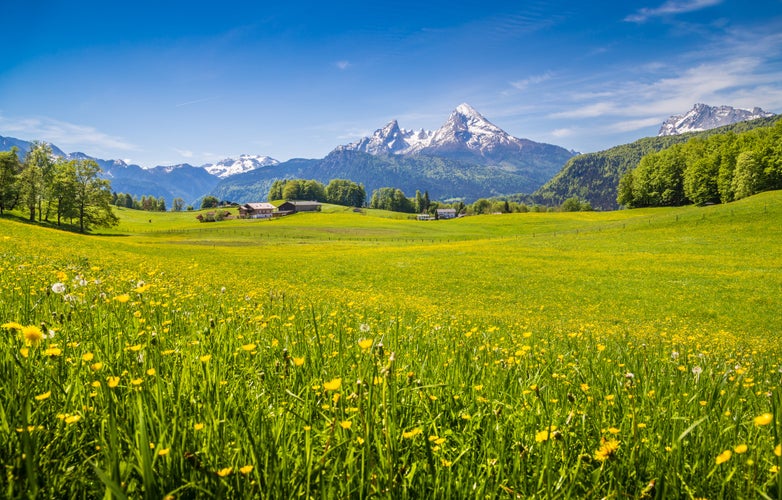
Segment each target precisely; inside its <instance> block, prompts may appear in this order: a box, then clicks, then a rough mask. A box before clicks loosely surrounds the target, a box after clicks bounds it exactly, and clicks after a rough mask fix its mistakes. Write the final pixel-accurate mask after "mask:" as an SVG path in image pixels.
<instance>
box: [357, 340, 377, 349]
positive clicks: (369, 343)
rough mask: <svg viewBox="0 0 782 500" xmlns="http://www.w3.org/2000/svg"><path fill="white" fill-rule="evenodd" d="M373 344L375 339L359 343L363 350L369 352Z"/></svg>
mask: <svg viewBox="0 0 782 500" xmlns="http://www.w3.org/2000/svg"><path fill="white" fill-rule="evenodd" d="M373 342H374V339H361V340H359V341H358V346H359V347H360V348H361V349H363V350H367V349H369V348H370V347H372V343H373Z"/></svg>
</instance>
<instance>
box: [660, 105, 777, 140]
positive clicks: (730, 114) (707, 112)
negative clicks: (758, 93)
mask: <svg viewBox="0 0 782 500" xmlns="http://www.w3.org/2000/svg"><path fill="white" fill-rule="evenodd" d="M770 116H774V113H769V112H767V111H763V110H762V109H760V108H757V107H756V108H752V109H739V108H733V107H731V106H709V105H708V104H701V103H698V104H696V105H695V106H693V107H692V109H691V110H689V111H688V112H686V113H684V114H683V115H673V116H671V117H670V118H668V119H667V120H665V121H664V122H663V124H662V126H661V127H660V132H658V133H657V136H658V137H660V136H665V135H680V134H686V133H688V132H703V131H704V130H710V129H713V128H717V127H724V126H725V125H733V124H734V123H739V122H745V121H749V120H755V119H757V118H768V117H770Z"/></svg>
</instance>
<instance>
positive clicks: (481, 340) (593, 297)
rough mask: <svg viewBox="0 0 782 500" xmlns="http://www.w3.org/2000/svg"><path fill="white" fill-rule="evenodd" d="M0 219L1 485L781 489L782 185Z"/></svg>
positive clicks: (516, 494)
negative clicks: (418, 214) (111, 217)
mask: <svg viewBox="0 0 782 500" xmlns="http://www.w3.org/2000/svg"><path fill="white" fill-rule="evenodd" d="M118 214H119V216H120V218H121V223H120V225H119V226H118V227H116V228H113V229H111V230H106V231H103V232H102V233H101V234H98V235H92V236H82V235H78V234H72V233H67V232H62V231H57V230H54V229H47V228H41V227H38V226H35V225H29V224H25V223H23V222H21V221H19V220H17V219H16V218H14V217H7V218H0V297H2V300H1V301H0V324H2V328H0V342H1V343H2V344H1V347H2V349H0V402H2V405H1V406H0V463H1V464H2V465H3V467H4V471H3V475H2V476H0V487H1V488H2V491H3V494H4V496H6V497H9V498H16V497H26V496H29V497H42V498H48V497H89V498H94V497H98V496H106V497H110V496H113V497H117V498H125V497H128V498H163V497H172V498H193V497H216V498H225V497H243V496H244V497H246V496H250V497H270V498H464V497H468V498H529V497H541V498H603V497H610V498H764V497H765V498H779V497H780V495H781V494H782V493H781V492H782V474H780V466H782V457H781V456H780V455H782V449H780V443H782V437H781V436H780V434H781V433H782V409H780V407H781V406H782V396H780V385H781V384H782V348H781V347H782V342H780V332H782V307H781V306H780V299H779V298H780V296H781V294H782V272H781V270H782V252H780V251H779V248H780V245H781V244H782V192H772V193H765V194H763V195H759V196H755V197H753V198H750V199H747V200H742V201H741V202H736V203H732V204H729V205H718V206H710V207H702V208H696V207H683V208H676V209H648V210H633V211H617V212H606V213H596V212H593V213H527V214H508V215H494V216H477V217H469V218H464V219H459V220H452V221H430V222H418V221H415V220H409V219H407V218H406V217H405V216H399V215H398V214H391V213H388V212H376V211H372V210H367V211H365V212H364V213H354V212H352V211H350V210H345V209H343V208H342V207H326V209H325V210H324V211H323V212H322V213H313V214H299V215H295V216H291V217H286V218H282V219H279V220H270V221H245V220H227V221H223V222H218V223H199V222H198V221H197V220H196V219H195V215H197V213H194V212H186V213H176V214H175V213H163V214H160V213H149V212H139V211H132V210H121V211H118Z"/></svg>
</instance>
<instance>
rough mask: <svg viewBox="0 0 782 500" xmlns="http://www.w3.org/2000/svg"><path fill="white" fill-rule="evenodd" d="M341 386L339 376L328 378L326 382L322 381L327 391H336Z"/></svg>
mask: <svg viewBox="0 0 782 500" xmlns="http://www.w3.org/2000/svg"><path fill="white" fill-rule="evenodd" d="M340 387H342V379H341V378H333V379H331V380H329V381H328V382H323V388H324V389H325V390H327V391H336V390H337V389H339V388H340Z"/></svg>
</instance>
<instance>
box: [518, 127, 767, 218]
mask: <svg viewBox="0 0 782 500" xmlns="http://www.w3.org/2000/svg"><path fill="white" fill-rule="evenodd" d="M776 120H778V117H771V118H761V119H758V120H753V121H749V122H741V123H737V124H734V125H728V126H726V127H720V128H716V129H712V130H707V131H705V132H695V133H690V134H682V135H675V136H665V137H647V138H644V139H639V140H637V141H635V142H633V143H630V144H624V145H621V146H616V147H614V148H611V149H607V150H605V151H600V152H597V153H588V154H583V155H579V156H575V157H573V158H571V159H570V160H569V161H568V162H567V163H566V164H565V166H564V167H563V168H562V170H561V171H560V172H559V173H558V174H557V175H555V176H554V177H553V178H552V179H551V180H550V181H548V182H547V183H546V184H544V185H543V186H542V187H541V188H540V189H538V190H537V191H536V192H535V193H534V194H533V198H534V200H535V201H537V202H538V203H542V204H546V205H559V204H561V203H562V202H564V201H565V200H566V199H568V198H572V197H574V196H575V197H578V198H580V199H582V200H585V201H588V202H590V203H591V204H592V206H593V207H594V208H595V209H598V210H614V209H616V208H618V207H619V204H618V203H617V193H618V187H619V180H620V179H621V178H622V176H623V175H624V174H625V173H626V172H628V171H629V170H632V169H634V168H635V167H636V166H638V164H639V162H640V161H641V158H643V157H644V156H645V155H647V154H650V153H654V152H657V151H661V150H663V149H666V148H669V147H671V146H673V145H675V144H681V143H685V142H687V141H689V140H690V139H693V138H696V137H701V138H705V137H710V136H713V135H719V134H724V133H734V134H738V133H741V132H744V131H747V130H752V129H755V128H758V127H768V126H770V125H772V124H773V123H774V122H775V121H776Z"/></svg>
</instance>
